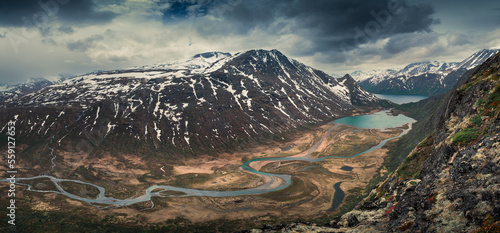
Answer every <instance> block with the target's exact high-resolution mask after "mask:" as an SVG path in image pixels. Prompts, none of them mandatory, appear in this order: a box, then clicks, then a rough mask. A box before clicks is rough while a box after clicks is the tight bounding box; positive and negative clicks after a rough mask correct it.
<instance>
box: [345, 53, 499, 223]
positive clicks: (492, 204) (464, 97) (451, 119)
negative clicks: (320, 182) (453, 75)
mask: <svg viewBox="0 0 500 233" xmlns="http://www.w3.org/2000/svg"><path fill="white" fill-rule="evenodd" d="M499 78H500V54H499V55H496V56H495V57H493V58H492V59H489V60H488V61H487V62H486V63H484V64H483V65H481V67H479V68H478V69H477V70H476V71H475V73H474V75H472V76H470V77H469V78H468V79H467V81H466V82H465V83H464V84H463V85H461V86H460V87H459V88H458V89H457V90H456V91H454V92H453V93H452V94H451V96H450V98H447V99H446V100H445V101H447V103H448V104H447V106H446V108H445V109H443V113H442V115H441V116H440V121H439V122H440V123H439V125H438V127H437V130H436V131H435V133H433V134H432V135H430V136H429V137H428V138H427V139H425V140H424V141H422V142H421V143H420V144H419V145H418V146H417V147H416V148H415V149H414V150H413V151H412V153H410V155H409V156H408V157H407V159H406V160H405V161H404V162H403V164H402V165H401V166H400V167H399V168H398V169H397V170H396V171H395V172H394V173H393V174H392V175H391V176H390V177H389V178H388V179H387V180H386V181H385V182H383V183H381V184H379V187H378V188H377V189H376V190H373V191H372V193H371V195H370V196H369V197H367V198H366V199H365V200H364V202H363V203H361V204H360V205H359V206H358V207H357V208H356V209H355V210H354V211H352V212H351V213H348V214H346V215H344V216H343V218H342V220H341V221H340V222H339V223H338V224H339V225H341V226H349V225H351V226H354V225H357V226H356V227H355V229H357V230H370V229H371V230H380V231H381V230H384V229H387V230H388V231H405V230H408V231H410V232H426V231H438V232H451V231H456V232H469V231H473V230H477V229H479V228H481V227H484V228H486V227H491V226H493V225H494V224H493V223H494V222H497V228H496V229H497V230H499V229H500V228H498V227H500V226H499V225H498V221H500V135H499V132H500V114H499V113H500V106H499V104H500V80H499ZM485 220H486V221H485Z"/></svg>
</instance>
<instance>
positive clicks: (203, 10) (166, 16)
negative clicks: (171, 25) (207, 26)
mask: <svg viewBox="0 0 500 233" xmlns="http://www.w3.org/2000/svg"><path fill="white" fill-rule="evenodd" d="M158 5H160V6H161V5H168V8H167V9H165V10H164V11H163V12H162V13H163V20H165V21H170V20H182V19H186V18H194V17H201V16H205V15H207V12H208V9H209V8H211V7H213V6H214V1H213V0H167V1H163V2H159V3H158Z"/></svg>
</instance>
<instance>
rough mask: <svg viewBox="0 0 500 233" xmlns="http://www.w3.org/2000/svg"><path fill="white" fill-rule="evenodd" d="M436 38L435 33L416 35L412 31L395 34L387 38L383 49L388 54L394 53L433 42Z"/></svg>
mask: <svg viewBox="0 0 500 233" xmlns="http://www.w3.org/2000/svg"><path fill="white" fill-rule="evenodd" d="M437 40H438V35H436V34H422V35H418V34H417V35H416V34H414V33H409V34H400V35H395V36H393V37H391V39H389V41H388V42H387V44H385V46H384V50H385V51H386V52H388V53H390V54H396V53H400V52H403V51H406V50H408V49H410V48H411V47H420V46H424V45H430V44H433V43H434V42H435V41H437Z"/></svg>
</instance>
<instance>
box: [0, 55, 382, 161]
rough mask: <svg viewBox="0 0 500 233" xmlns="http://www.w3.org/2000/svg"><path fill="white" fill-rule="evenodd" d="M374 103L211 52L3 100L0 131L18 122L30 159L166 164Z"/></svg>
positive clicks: (335, 84) (284, 68)
mask: <svg viewBox="0 0 500 233" xmlns="http://www.w3.org/2000/svg"><path fill="white" fill-rule="evenodd" d="M379 103H381V100H379V99H377V98H376V97H375V96H374V95H372V94H371V93H368V92H367V91H365V90H364V89H363V88H361V87H360V86H359V85H358V84H357V83H356V82H355V81H354V80H353V79H352V78H351V77H350V76H345V77H343V78H340V79H335V78H332V77H331V76H329V75H327V74H325V73H324V72H321V71H319V70H315V69H313V68H311V67H308V66H306V65H304V64H302V63H300V62H298V61H296V60H293V59H289V58H288V57H286V56H285V55H283V54H282V53H280V52H279V51H277V50H272V51H266V50H251V51H247V52H243V53H237V54H229V53H220V52H213V53H204V54H199V55H196V56H194V57H192V58H190V59H189V60H187V61H183V62H171V63H165V64H159V65H154V66H144V67H136V68H132V69H127V70H113V71H102V72H96V73H91V74H88V75H83V76H79V77H75V78H72V79H69V80H66V81H63V82H60V83H58V84H55V85H51V86H48V87H46V88H43V89H41V90H38V91H36V92H33V93H30V94H27V95H22V96H19V97H15V98H9V99H6V100H5V101H3V103H0V106H1V108H2V109H1V110H0V113H1V114H0V125H1V126H4V125H5V124H6V122H7V121H9V120H11V119H14V118H15V117H16V116H17V119H18V122H17V127H16V129H17V135H18V137H20V138H22V139H23V140H24V141H36V142H37V143H36V145H32V147H33V148H31V149H33V150H36V149H38V150H41V149H40V148H41V145H49V146H50V147H52V148H54V147H57V148H58V149H61V150H64V151H83V152H87V153H92V154H102V153H122V152H127V153H130V152H133V153H135V154H148V155H157V156H158V157H168V158H171V159H172V158H176V155H178V154H187V155H197V154H201V153H218V152H221V151H227V150H232V149H235V148H238V147H240V146H241V145H245V144H251V143H261V142H265V141H266V140H268V139H270V138H273V137H276V138H277V139H281V137H286V133H287V132H290V131H292V130H295V129H297V128H301V127H304V126H306V125H308V124H315V123H318V122H322V121H325V120H329V119H332V118H334V117H338V116H340V115H344V114H347V113H348V112H350V111H352V110H354V109H356V106H360V105H363V106H367V105H368V106H377V105H378V104H379ZM4 131H5V128H2V129H1V131H0V132H1V133H4ZM167 152H168V153H167Z"/></svg>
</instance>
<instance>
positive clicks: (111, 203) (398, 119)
mask: <svg viewBox="0 0 500 233" xmlns="http://www.w3.org/2000/svg"><path fill="white" fill-rule="evenodd" d="M414 122H415V120H414V119H412V118H409V117H406V116H403V115H399V116H392V115H390V114H389V113H388V111H382V112H378V113H374V114H371V115H362V116H353V117H346V118H341V119H338V120H336V121H334V122H332V123H333V126H332V127H330V128H329V129H328V131H327V133H325V134H324V135H323V137H322V138H321V139H320V140H319V141H318V142H317V143H316V144H315V145H313V146H312V147H311V148H310V149H309V151H308V153H307V155H306V156H304V157H285V158H257V159H253V160H250V161H247V162H245V163H244V164H243V165H242V166H241V169H243V170H245V171H247V172H250V173H253V174H256V175H259V176H261V177H263V178H264V180H265V183H264V184H263V185H262V186H259V187H256V188H250V189H245V190H237V191H212V190H199V189H190V188H180V187H174V186H170V185H152V186H150V187H149V188H147V189H146V190H145V192H143V194H142V195H140V196H136V197H132V198H127V199H118V198H114V197H109V196H106V189H105V188H104V187H101V186H99V185H95V184H92V183H88V182H84V181H80V180H72V179H63V178H57V177H54V176H48V175H42V176H34V177H25V178H17V179H16V182H17V183H18V184H22V185H26V186H27V187H28V190H30V191H34V192H45V193H47V192H52V193H58V194H62V195H65V196H67V197H69V198H72V199H76V200H80V201H84V202H87V203H89V204H91V205H94V206H96V207H97V208H100V209H103V208H112V207H119V206H127V205H132V204H135V203H140V202H145V201H151V198H152V197H172V196H176V197H189V196H209V197H234V196H240V195H254V194H262V193H268V192H272V191H276V190H280V189H284V188H286V187H288V186H289V185H290V183H291V176H290V175H286V174H271V173H266V172H261V171H258V170H256V169H254V168H252V166H251V164H252V163H254V162H258V161H309V162H318V161H322V160H325V159H330V158H353V157H356V156H359V155H361V154H364V153H368V152H371V151H373V150H376V149H379V148H381V147H382V146H384V145H385V144H386V143H387V142H388V141H389V140H392V139H394V138H399V137H401V136H403V135H405V134H406V133H408V131H410V130H411V125H412V124H413V123H414ZM341 124H347V125H351V126H356V127H360V128H388V127H399V126H403V125H405V124H408V125H409V127H408V128H407V129H404V130H403V131H402V132H401V134H399V135H398V136H395V137H391V138H387V139H385V140H382V141H381V142H380V143H379V144H377V145H376V146H374V147H372V148H370V149H368V150H366V151H364V152H361V153H359V154H355V155H352V156H348V157H341V156H328V157H322V158H311V157H310V154H311V153H312V152H314V151H315V150H317V148H318V146H319V145H320V144H321V143H322V142H323V140H325V138H326V137H327V136H329V134H330V133H331V131H332V130H333V129H335V128H336V127H338V126H339V125H341ZM40 178H48V179H50V180H51V182H52V183H54V185H55V187H56V189H57V190H37V189H34V188H33V187H32V186H31V185H29V184H24V183H22V181H27V180H35V179H40ZM0 182H8V181H7V180H6V179H3V180H0ZM61 182H75V183H79V184H84V185H90V186H93V187H95V188H97V189H98V190H99V194H98V195H97V197H96V198H86V197H80V196H78V195H75V194H72V193H69V192H67V191H65V190H64V189H63V188H62V187H61V185H60V183H61ZM337 186H338V187H336V189H340V183H338V185H337ZM166 191H175V193H176V194H171V193H173V192H170V194H168V193H166ZM337 199H338V198H337Z"/></svg>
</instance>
